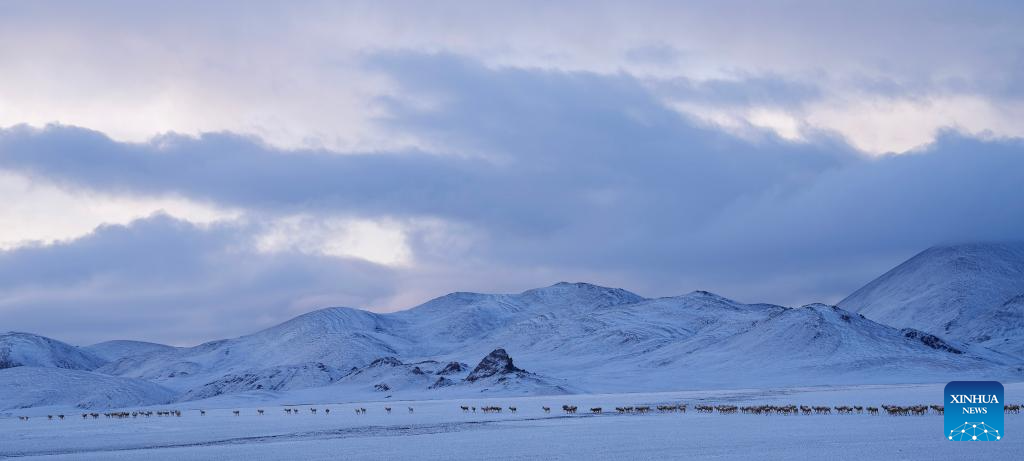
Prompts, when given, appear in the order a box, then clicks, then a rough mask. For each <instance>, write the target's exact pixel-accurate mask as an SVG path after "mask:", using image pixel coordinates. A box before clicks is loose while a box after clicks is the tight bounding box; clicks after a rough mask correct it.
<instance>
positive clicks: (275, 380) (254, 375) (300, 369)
mask: <svg viewBox="0 0 1024 461" xmlns="http://www.w3.org/2000/svg"><path fill="white" fill-rule="evenodd" d="M344 374H345V373H344V372H342V371H341V370H338V369H336V368H331V367H328V366H326V365H324V364H323V363H319V362H317V363H305V364H301V365H291V366H280V367H274V368H266V369H262V370H253V371H248V372H243V373H238V374H235V373H231V374H227V375H224V376H222V377H220V378H218V379H216V380H214V381H211V382H208V383H206V384H204V385H202V386H200V387H197V388H195V389H190V390H189V391H188V392H185V394H184V395H183V396H181V397H180V399H179V400H182V401H188V400H199V399H207V398H210V397H214V396H218V395H222V394H237V393H241V392H248V391H254V390H256V391H261V390H268V391H287V390H292V389H305V388H310V387H322V386H326V385H329V384H331V383H332V382H334V381H335V380H337V379H338V378H340V377H342V376H344Z"/></svg>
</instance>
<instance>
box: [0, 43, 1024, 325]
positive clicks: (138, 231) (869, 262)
mask: <svg viewBox="0 0 1024 461" xmlns="http://www.w3.org/2000/svg"><path fill="white" fill-rule="evenodd" d="M367 65H368V66H370V67H372V68H373V69H374V71H375V72H380V73H382V74H386V75H388V76H389V79H390V80H391V84H393V85H395V86H396V87H397V88H401V92H400V93H401V94H404V95H408V97H400V96H395V97H392V98H387V99H384V100H381V101H380V103H381V104H382V105H383V106H385V107H386V108H387V110H386V112H387V113H388V114H389V115H388V116H387V117H384V118H381V119H379V120H378V123H380V124H382V126H384V127H386V129H387V130H393V131H397V132H405V133H410V134H411V135H413V136H415V137H416V138H418V139H422V140H426V141H428V144H430V145H435V146H446V149H445V150H440V151H418V150H406V151H381V152H372V153H358V152H356V153H336V152H329V151H324V150H309V149H306V150H301V149H300V150H287V149H280V148H277V147H273V146H271V145H267V144H265V143H263V142H261V141H260V140H259V139H255V138H253V137H248V136H240V135H234V134H230V133H213V134H205V135H202V136H200V137H190V136H184V135H173V134H172V135H164V136H160V137H157V138H154V139H152V140H150V141H148V142H144V143H124V142H119V141H115V140H112V139H110V138H108V137H106V136H104V135H103V134H101V133H98V132H95V131H90V130H86V129H82V128H75V127H69V126H50V127H48V128H45V129H33V128H28V127H17V128H12V129H7V130H3V131H2V132H0V169H4V170H8V171H13V172H16V174H18V175H23V176H27V177H32V178H41V179H45V180H46V181H50V182H53V183H56V184H61V185H64V186H66V187H75V188H80V189H83V190H92V191H97V192H98V193H105V194H122V195H145V196H158V195H162V194H172V195H175V196H181V197H183V198H185V199H188V200H195V201H199V202H202V203H210V204H213V205H214V206H218V207H223V208H229V209H239V210H242V212H243V213H244V214H245V219H243V220H241V221H239V222H231V223H221V224H215V225H213V227H212V228H211V229H210V230H197V229H198V228H195V227H194V226H192V225H190V224H189V225H185V224H181V223H178V222H176V221H173V220H171V221H168V220H167V219H166V218H163V219H157V220H156V221H155V222H157V223H162V225H156V224H152V223H150V222H149V221H143V222H141V223H136V224H133V225H131V226H128V227H113V228H101V229H100V230H99V231H97V233H96V234H95V235H94V236H90V237H86V238H84V239H81V240H78V241H74V242H68V243H65V244H61V245H58V246H56V247H54V249H50V250H48V249H46V248H31V249H20V250H16V251H15V252H14V253H10V254H5V255H4V256H3V257H4V258H6V259H4V260H0V261H2V262H0V267H2V269H0V270H2V271H7V272H6V273H5V274H6V275H7V276H8V277H9V279H8V280H7V281H6V282H5V283H7V284H8V285H6V286H7V288H5V289H4V290H3V291H4V292H5V293H6V292H10V293H18V295H17V299H14V298H13V297H11V296H8V298H7V299H8V301H6V302H5V305H7V306H15V305H19V306H28V307H25V309H29V308H31V309H37V308H38V309H44V306H45V309H46V310H51V309H52V310H55V311H57V312H60V313H65V312H69V313H70V312H72V310H74V309H79V310H80V311H81V312H83V313H84V312H89V311H92V312H97V313H100V312H102V313H103V315H102V316H98V317H97V318H106V317H109V316H111V312H133V311H132V310H131V309H129V308H128V306H132V309H139V314H138V315H143V314H142V312H149V311H152V312H151V313H149V314H145V315H156V313H159V315H171V313H174V312H176V311H175V310H174V309H171V308H170V306H178V305H179V304H176V303H183V304H187V305H190V306H201V308H199V307H197V308H196V310H194V311H186V312H187V313H195V312H206V310H209V311H210V312H209V313H207V314H203V315H216V316H217V317H216V319H217V320H223V321H224V322H229V321H228V320H227V318H229V317H228V316H229V315H240V313H241V312H247V309H250V308H251V309H253V310H254V312H256V313H258V314H260V315H263V316H264V317H261V318H265V319H267V320H268V321H269V319H275V320H276V319H279V318H281V317H283V314H281V313H280V312H279V311H275V310H274V309H273V308H272V307H271V306H273V305H277V306H282V305H293V306H303V307H304V308H312V307H313V306H314V305H324V304H327V303H336V302H334V301H332V300H333V299H340V300H342V301H346V300H351V301H352V304H359V305H362V306H367V307H372V308H376V309H382V310H389V309H394V308H398V307H408V306H410V305H413V304H416V303H418V302H421V301H424V300H425V299H428V298H429V297H431V296H436V295H440V294H444V293H446V292H449V291H456V290H475V291H514V290H521V289H525V288H530V287H535V286H541V285H545V284H548V283H551V282H554V281H557V280H587V281H592V282H596V283H603V284H608V285H615V286H623V287H626V288H630V289H634V290H636V291H638V292H640V293H642V294H645V295H673V294H679V293H684V292H687V291H690V290H693V289H708V290H713V291H718V292H721V293H723V294H725V295H727V296H732V297H736V298H739V299H741V300H747V301H765V302H777V303H789V304H798V303H804V302H809V301H817V300H820V301H836V300H838V299H840V298H841V297H843V296H844V295H846V294H848V293H849V292H851V291H852V290H854V289H856V288H857V287H859V286H860V285H861V284H863V283H865V282H866V281H868V280H869V279H871V278H872V277H874V276H876V275H878V274H880V273H881V272H883V271H884V270H886V269H888V268H890V267H891V266H893V265H895V264H897V263H899V262H900V261H901V260H903V259H904V258H906V257H909V256H911V255H912V254H914V253H915V252H917V251H920V250H921V249H924V248H925V247H927V246H930V245H933V244H936V243H941V242H949V241H964V240H998V239H1009V238H1019V236H1020V235H1024V189H1021V188H1020V187H1019V184H1021V183H1022V181H1024V177H1022V176H1021V174H1022V173H1021V172H1024V145H1022V141H1021V140H1020V139H1004V138H998V137H987V138H985V139H978V138H972V137H969V136H966V135H964V134H962V133H959V132H956V131H948V130H947V131H944V132H941V133H940V134H939V135H938V137H937V138H936V139H935V141H934V142H932V143H931V144H929V145H927V146H925V147H922V148H919V149H917V150H915V151H912V152H909V153H906V154H902V155H882V156H879V157H869V156H865V155H863V154H861V153H859V152H858V151H857V150H856V149H853V148H851V147H850V146H849V145H847V144H846V143H845V142H844V141H843V140H842V139H841V138H838V137H836V136H834V135H833V134H830V133H827V132H814V131H811V132H809V133H808V134H805V135H804V136H803V138H802V139H801V140H800V141H798V142H794V141H789V140H786V139H782V138H780V137H778V136H776V135H775V134H774V132H773V131H771V130H763V129H762V130H759V131H758V130H756V127H754V128H755V133H756V136H751V137H743V138H738V137H735V136H733V135H730V134H728V133H726V132H723V131H721V130H719V129H717V128H714V127H708V126H706V125H704V124H702V123H699V122H697V121H695V120H693V119H692V118H689V117H686V116H684V115H681V114H679V113H678V112H677V111H675V110H672V109H670V108H667V107H666V106H665V105H664V104H663V103H662V101H661V100H660V98H659V97H657V96H656V95H655V94H653V93H652V92H651V91H650V87H649V85H648V82H646V81H645V80H643V79H639V78H636V77H634V76H631V75H628V74H615V75H603V74H599V73H592V72H565V71H561V70H548V69H521V68H514V67H510V68H505V67H501V68H494V67H491V66H488V65H484V64H482V63H480V62H478V61H476V60H474V59H470V58H466V57H460V56H453V55H447V54H440V55H438V54H420V53H384V54H380V55H377V56H374V57H373V58H372V59H371V60H370V61H369V62H368V64H367ZM727 93H728V92H727ZM797 93H799V92H797ZM424 100H429V101H432V103H431V104H426V105H424V104H421V103H420V102H421V101H424ZM296 217H297V218H296ZM352 222H370V223H377V224H373V225H371V226H370V227H369V228H366V229H364V231H365V232H364V234H363V235H365V236H373V237H379V239H376V240H374V241H373V242H371V243H372V244H366V245H355V246H356V247H359V246H365V247H367V248H376V251H377V253H375V254H376V255H384V256H385V257H384V258H383V259H376V260H377V261H380V262H388V261H392V262H394V261H397V260H401V261H404V262H403V263H402V264H392V266H390V267H382V266H378V265H373V264H369V263H366V262H357V261H354V260H352V259H351V258H347V257H348V256H362V257H367V255H366V254H365V253H362V254H361V253H359V252H358V251H355V250H351V249H348V250H346V251H342V252H335V253H334V256H330V254H331V251H330V249H331V248H332V247H331V244H332V243H331V242H336V241H338V240H337V239H334V238H332V237H338V238H340V240H341V241H344V242H349V244H350V245H351V242H352V241H358V240H359V238H356V239H354V240H353V239H349V238H348V237H345V233H344V232H340V231H338V230H337V227H335V226H337V225H338V223H342V224H345V223H352ZM374 225H379V226H383V227H380V228H373V226H374ZM182 226H184V227H182ZM168 227H169V228H170V229H172V230H173V229H177V230H176V231H173V232H172V231H169V230H167V228H168ZM182 229H184V230H182ZM150 233H152V234H153V237H151V238H150V237H146V236H147V235H149V234H150ZM168 234H169V235H168ZM357 234H358V233H357ZM114 235H117V236H119V238H118V239H114V238H113V237H111V236H114ZM267 235H270V236H279V237H282V238H281V239H276V237H275V238H272V239H271V241H272V242H275V243H274V244H273V245H269V247H268V246H264V248H263V250H264V251H260V245H259V242H260V238H261V236H262V237H264V238H265V237H266V236H267ZM129 237H131V238H129ZM164 240H169V241H170V242H171V243H172V244H171V245H164V244H163V243H161V242H163V241H164ZM93 242H105V243H104V244H103V245H99V244H98V243H93ZM133 242H135V243H133ZM174 242H179V243H178V244H177V245H178V246H175V244H174ZM80 245H82V246H81V248H89V249H91V251H92V252H91V253H87V254H83V255H81V256H79V255H78V253H75V252H77V251H83V252H84V251H86V250H79V248H80ZM133 245H134V246H133ZM161 246H166V247H167V250H166V251H167V254H164V253H163V251H164V250H163V249H162V248H160V247H161ZM150 247H154V248H155V249H154V250H152V251H160V252H161V253H160V254H159V255H157V256H156V257H158V258H166V259H167V260H168V261H169V263H168V264H163V265H160V267H159V268H158V267H153V268H150V267H148V266H146V265H145V264H143V263H142V262H138V261H135V260H131V259H128V260H123V259H121V256H123V255H129V254H136V253H141V254H145V253H146V250H145V249H146V248H150ZM58 249H59V251H62V252H64V253H60V256H55V255H57V254H58ZM268 249H272V250H273V251H266V250H268ZM12 254H13V255H17V259H12V258H15V257H14V256H11V255H12ZM102 254H110V255H111V259H110V262H109V266H105V265H102V264H101V265H96V264H99V263H98V262H97V261H99V258H100V256H99V255H102ZM396 255H398V256H396ZM338 256H340V257H341V258H339V257H338ZM389 258H390V259H389ZM150 259H152V258H150ZM369 259H373V257H369ZM65 260H66V261H85V262H87V263H82V265H79V266H74V265H72V266H70V267H67V268H65V269H61V270H59V271H57V272H49V271H52V270H55V269H54V268H57V267H60V266H61V263H60V261H65ZM133 261H134V262H133ZM253 261H256V264H253ZM16 267H27V268H36V269H34V270H27V271H18V270H16V269H14V268H16ZM253 270H255V271H256V274H255V275H252V273H251V271H253ZM136 271H140V272H141V274H142V275H143V276H144V277H143V279H142V280H141V281H140V280H136V279H135V278H134V272H136ZM222 273H223V274H222ZM190 274H200V275H190ZM202 274H212V275H210V277H212V280H215V281H216V280H223V281H222V282H220V283H213V284H211V283H206V282H204V280H205V279H204V278H202V277H203V275H202ZM129 275H132V276H133V277H129ZM82 277H84V279H80V278H82ZM51 281H52V282H51ZM58 282H61V283H67V284H68V286H71V287H74V288H68V289H63V288H59V287H50V286H49V285H46V286H47V287H48V288H47V289H48V290H51V291H47V293H51V294H48V295H46V296H44V295H42V294H39V292H36V291H32V290H30V289H29V287H34V286H38V285H39V284H40V283H43V284H44V285H45V284H46V283H51V284H55V283H58ZM86 282H88V283H86ZM90 284H99V285H96V286H97V287H101V288H90V287H92V286H93V285H90ZM335 284H339V285H335ZM121 286H123V287H127V289H125V290H123V291H119V290H118V289H117V287H121ZM136 287H141V288H136ZM92 290H95V292H93V291H92ZM137 290H141V292H137ZM147 290H151V291H147ZM37 291H38V290H37ZM179 291H180V293H179ZM82 293H85V294H88V296H86V295H82ZM90 293H91V294H90ZM157 293H159V295H158V294H157ZM267 293H269V295H268V294H267ZM332 296H337V298H332ZM70 299H74V302H72V301H68V300H70ZM61 300H63V301H61ZM58 301H59V302H58ZM346 303H347V302H346ZM109 306H114V309H121V310H120V311H116V310H115V311H110V310H107V309H111V307H109ZM213 306H217V307H213ZM8 309H12V307H8ZM222 311H223V312H225V313H223V314H222V313H221V312H222ZM18 312H20V314H18V315H13V316H11V317H10V318H12V319H15V320H13V322H16V323H14V324H26V325H29V326H34V325H38V319H39V318H40V317H39V316H38V314H29V313H28V312H29V311H28V310H22V311H18ZM288 312H291V311H288ZM188 315H192V317H190V319H191V320H188V322H185V323H183V325H192V324H193V323H195V324H196V325H199V327H191V326H188V327H184V326H183V327H182V328H183V329H186V330H187V331H191V332H193V333H195V334H193V335H189V333H188V332H180V331H179V332H172V333H161V334H162V335H163V334H166V335H167V337H171V336H173V337H176V338H195V337H210V336H214V335H216V333H215V332H216V331H218V328H221V329H224V327H223V326H220V327H218V325H217V324H216V322H215V321H212V320H208V319H205V318H204V317H202V316H201V315H199V314H188ZM84 316H85V314H79V315H78V317H75V316H74V315H71V314H69V315H67V318H81V317H84ZM125 318H128V317H125ZM131 318H132V319H135V320H136V321H127V320H126V321H125V323H124V324H123V325H124V326H125V327H127V326H128V325H145V324H147V323H145V322H141V321H138V319H137V318H135V317H131ZM143 318H145V319H147V320H146V321H149V320H148V319H149V318H148V317H143ZM33 319H35V320H33ZM33 322H36V323H33ZM204 322H205V323H204ZM231 325H232V327H231V330H230V333H231V334H236V333H238V332H240V331H239V330H241V329H244V328H245V327H246V325H244V324H239V325H238V326H237V327H236V326H235V324H234V323H231ZM69 328H70V327H69ZM25 329H31V328H25ZM114 336H123V335H119V334H111V335H110V337H114ZM218 336H223V335H218Z"/></svg>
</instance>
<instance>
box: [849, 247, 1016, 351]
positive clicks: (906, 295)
mask: <svg viewBox="0 0 1024 461" xmlns="http://www.w3.org/2000/svg"><path fill="white" fill-rule="evenodd" d="M1021 294H1024V243H1001V244H996V243H989V244H964V245H948V246H936V247H932V248H929V249H927V250H925V251H923V252H921V253H919V254H918V255H916V256H914V257H912V258H910V259H909V260H907V261H906V262H904V263H902V264H900V265H899V266H896V267H895V268H894V269H892V270H890V271H889V272H886V273H885V274H883V275H882V276H881V277H878V278H877V279H875V280H874V281H872V282H871V283H869V284H867V285H865V286H864V287H863V288H861V289H859V290H857V291H856V292H854V293H853V294H851V295H850V296H849V297H847V298H846V299H844V300H843V301H841V302H840V303H839V306H840V307H843V308H844V309H848V310H851V311H854V312H859V313H861V314H864V315H865V316H867V317H868V318H871V319H873V320H876V321H878V322H882V323H885V324H887V325H892V326H894V327H897V328H903V327H911V328H916V329H919V330H923V331H927V332H930V333H934V334H937V335H939V336H944V337H948V338H953V339H957V340H961V341H966V342H977V343H981V344H983V345H986V346H990V347H994V348H999V349H1001V350H1003V351H1004V352H1014V351H1016V353H1017V354H1020V351H1021V350H1024V328H1021V327H1022V326H1024V322H1021V311H1020V303H1019V302H1014V301H1013V299H1015V297H1017V296H1020V295H1021ZM1022 357H1024V356H1022Z"/></svg>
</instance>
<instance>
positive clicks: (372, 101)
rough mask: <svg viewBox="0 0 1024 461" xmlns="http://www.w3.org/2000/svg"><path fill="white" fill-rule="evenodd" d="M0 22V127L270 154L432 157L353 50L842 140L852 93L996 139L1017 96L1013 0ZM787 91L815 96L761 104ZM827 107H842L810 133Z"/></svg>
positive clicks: (1022, 56)
mask: <svg viewBox="0 0 1024 461" xmlns="http://www.w3.org/2000/svg"><path fill="white" fill-rule="evenodd" d="M4 13H5V14H4V15H3V17H2V18H0V59H2V60H3V62H4V72H3V73H2V74H0V126H12V125H16V124H20V123H28V124H32V125H34V126H43V125H45V124H47V123H50V122H53V121H58V122H62V123H65V124H69V125H77V126H86V127H90V128H92V129H95V130H98V131H101V132H103V133H106V134H107V135H109V136H111V137H112V138H113V139H116V140H118V141H133V142H144V141H146V140H148V139H149V138H150V137H151V136H153V135H154V134H157V133H164V132H168V131H174V132H179V133H183V134H189V135H194V136H195V135H199V134H200V133H205V132H219V131H230V132H234V133H241V134H247V135H255V136H259V137H260V138H261V139H263V140H264V141H265V142H267V143H270V144H272V145H274V146H276V147H279V148H285V149H295V148H325V149H329V150H336V151H353V150H357V151H367V150H396V149H401V148H406V149H408V148H429V149H433V148H435V147H437V146H434V145H428V144H425V143H424V141H423V140H421V139H418V138H417V137H416V136H414V135H412V134H409V133H404V132H396V131H393V130H383V129H380V125H378V124H377V123H375V121H376V120H377V119H378V118H379V117H386V116H389V115H390V114H388V112H387V107H385V106H382V105H380V104H378V101H380V100H381V99H382V98H385V99H386V98H389V97H401V98H408V97H409V96H410V95H409V94H408V93H405V92H404V90H403V89H402V88H401V87H396V86H394V85H392V84H391V82H390V81H389V79H388V76H387V75H382V74H380V73H379V72H376V71H374V70H372V69H368V68H366V67H365V66H364V65H363V58H364V57H365V56H367V55H371V56H372V55H376V54H379V53H395V52H411V53H442V54H454V55H460V56H466V57H468V58H469V59H472V60H474V61H477V62H480V63H481V64H482V65H484V66H486V67H488V68H507V67H514V68H519V69H543V70H548V71H562V72H589V73H594V74H599V75H603V76H613V75H618V74H626V75H629V76H631V77H634V78H638V79H641V80H647V81H650V82H651V84H652V85H658V84H672V82H678V81H686V82H692V83H693V84H694V85H696V86H697V87H700V88H702V89H703V90H705V91H702V92H701V94H690V95H689V96H692V97H693V98H694V99H693V100H685V101H679V100H678V98H679V97H678V95H677V97H676V99H675V100H672V101H663V102H675V103H687V104H688V106H699V107H704V108H707V109H708V110H712V111H728V112H729V113H730V114H733V115H732V116H733V117H734V118H737V119H740V120H747V119H748V118H747V117H744V114H746V113H748V112H750V111H752V110H753V111H759V110H760V111H764V110H767V111H779V110H780V109H786V110H785V112H786V115H787V116H789V117H792V118H794V119H795V120H797V121H798V122H800V123H805V124H807V125H809V126H811V127H814V128H817V129H829V130H835V131H838V132H841V133H844V134H845V135H847V136H850V137H856V136H859V135H863V133H864V132H863V130H856V129H855V128H857V125H856V123H854V122H855V121H856V120H857V119H858V118H864V117H865V116H869V115H870V114H873V113H877V112H872V111H870V108H867V110H868V111H867V112H865V110H866V109H865V107H863V105H862V104H860V103H859V102H860V101H861V100H864V99H866V100H868V101H877V103H878V104H879V105H882V106H885V105H896V106H898V105H900V104H903V103H906V102H907V100H916V101H925V102H929V101H936V102H938V103H940V104H942V103H943V102H944V101H950V100H963V99H975V100H978V101H979V104H981V105H982V106H985V107H990V108H992V109H991V110H990V114H988V115H985V116H984V117H983V118H982V120H984V122H983V123H984V124H985V125H986V126H984V127H982V128H983V129H989V130H992V131H993V132H994V133H995V134H996V135H1013V136H1019V135H1020V133H1019V132H1018V131H1016V130H1015V129H1014V128H1016V126H1017V125H1014V123H1015V121H1016V120H1017V119H1019V113H1020V111H1021V108H1022V107H1024V103H1022V97H1021V95H1022V92H1021V82H1024V74H1022V70H1024V66H1022V65H1021V62H1022V60H1024V53H1022V51H1021V50H1022V49H1024V38H1022V36H1021V34H1020V33H1019V30H1018V29H1019V24H1020V23H1021V22H1022V19H1024V8H1022V7H1021V5H1020V4H1019V3H1015V2H984V3H981V4H979V3H977V2H974V3H965V2H956V1H929V2H918V1H909V2H900V3H898V4H893V3H892V2H872V1H869V2H856V3H851V4H848V5H844V4H836V3H832V2H830V3H828V4H822V3H821V2H804V1H799V2H786V3H785V4H784V5H778V4H770V3H766V2H750V1H728V2H713V3H709V4H703V5H695V4H685V5H683V4H679V3H677V2H664V1H650V2H631V3H630V4H629V5H624V4H621V3H617V2H586V3H585V4H581V3H580V2H560V3H558V4H552V3H550V2H515V3H511V4H493V3H490V2H485V3H480V4H474V5H465V4H464V3H454V2H452V3H449V2H431V3H429V4H427V3H419V2H410V3H402V4H398V5H396V4H394V3H388V4H382V3H380V2H345V4H344V5H338V4H335V3H333V2H302V4H301V5H288V6H283V5H275V4H269V3H258V4H254V3H252V2H244V3H242V2H218V4H217V5H210V4H208V3H196V2H179V3H176V4H175V5H173V6H160V7H154V6H152V5H137V4H133V3H131V2H119V1H116V2H90V4H89V5H82V4H77V3H74V2H66V3H61V4H55V3H52V2H46V3H38V2H36V3H32V4H28V3H26V4H22V5H9V6H7V8H5V11H4ZM68 76H73V78H67V77H68ZM765 79H767V80H770V81H774V82H776V83H775V85H776V86H779V87H781V88H778V89H772V88H771V87H764V88H766V89H769V90H770V91H768V92H760V94H759V95H756V96H757V97H754V98H752V100H751V102H753V101H757V105H754V106H751V105H749V103H746V102H744V101H743V100H742V98H740V97H738V95H732V97H733V98H734V99H733V101H732V102H731V103H730V104H724V105H723V104H722V103H721V102H716V103H715V104H706V103H705V98H707V97H708V95H707V94H705V93H706V92H711V93H713V92H714V91H715V87H716V86H721V85H724V86H730V85H733V84H738V85H736V86H741V87H749V88H752V89H755V90H756V89H757V88H758V87H759V83H758V82H759V81H760V80H765ZM792 87H803V88H805V90H806V92H807V95H806V96H814V97H815V98H817V100H814V101H804V102H806V103H808V104H809V103H812V102H817V103H819V104H810V105H808V106H806V107H804V106H803V105H799V104H794V102H793V101H772V99H773V95H774V94H776V93H777V92H781V93H784V94H785V93H787V90H788V89H790V88H792ZM745 91H746V92H748V93H755V91H750V90H745ZM779 104H785V105H786V106H787V107H779ZM821 105H824V106H825V107H819V106H821ZM973 107H975V106H963V105H944V112H945V114H946V115H947V116H946V117H943V118H942V119H941V120H939V121H938V123H940V124H934V123H932V122H931V121H932V120H933V118H931V117H928V116H927V114H920V113H918V112H914V114H917V115H918V116H917V117H916V118H915V119H914V120H913V125H914V126H912V127H910V128H909V131H910V132H911V133H912V134H914V135H915V136H914V138H913V139H914V141H915V144H913V146H918V145H921V144H926V143H927V142H929V141H931V140H932V139H933V136H934V134H935V133H936V132H937V130H939V129H942V128H945V127H947V124H948V123H949V120H950V119H951V120H953V122H954V123H955V124H956V125H958V126H959V125H964V126H968V127H971V128H970V129H971V130H972V133H973V132H977V129H976V128H975V127H974V126H973V125H972V122H973V121H974V119H973V117H974V116H975V110H974V108H973ZM826 108H827V109H828V111H829V112H837V113H842V114H849V115H848V116H846V117H830V118H828V120H827V121H828V123H826V122H821V123H822V124H821V125H819V124H818V121H820V120H822V117H824V116H825V115H827V113H826V114H824V115H822V114H820V113H819V112H820V111H824V110H825V109H826ZM747 121H749V120H747ZM979 123H981V122H979ZM921 125H927V126H925V127H924V128H920V127H919V126H921ZM1018 125H1019V124H1018ZM769 127H770V126H769ZM897 130H898V127H897ZM892 138H893V139H894V140H895V141H894V142H892V143H887V142H883V141H885V139H882V140H879V141H876V142H874V143H869V142H866V141H865V140H864V139H855V140H854V142H853V144H854V145H856V146H858V147H863V148H865V149H871V151H872V152H876V153H881V152H887V151H900V150H902V149H905V148H906V145H907V144H906V142H902V140H903V139H904V136H903V135H894V136H892Z"/></svg>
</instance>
